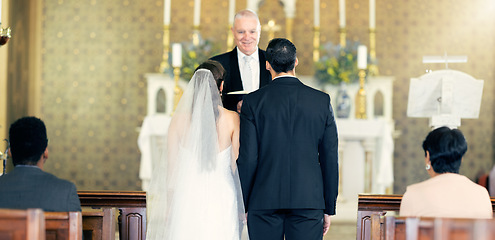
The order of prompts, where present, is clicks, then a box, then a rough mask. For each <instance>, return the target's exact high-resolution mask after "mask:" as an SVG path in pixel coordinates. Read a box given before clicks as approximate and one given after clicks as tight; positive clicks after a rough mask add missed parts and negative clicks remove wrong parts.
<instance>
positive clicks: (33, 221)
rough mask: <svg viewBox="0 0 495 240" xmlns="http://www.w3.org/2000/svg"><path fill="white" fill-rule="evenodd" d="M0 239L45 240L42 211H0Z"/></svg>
mask: <svg viewBox="0 0 495 240" xmlns="http://www.w3.org/2000/svg"><path fill="white" fill-rule="evenodd" d="M0 239H2V240H3V239H5V240H7V239H8V240H24V239H27V240H45V218H44V214H43V210H41V209H26V210H17V209H0Z"/></svg>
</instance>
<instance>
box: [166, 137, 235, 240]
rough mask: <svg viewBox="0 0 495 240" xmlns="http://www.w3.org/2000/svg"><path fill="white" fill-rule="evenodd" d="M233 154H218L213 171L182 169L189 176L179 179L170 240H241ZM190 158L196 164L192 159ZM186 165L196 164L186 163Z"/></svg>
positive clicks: (168, 236) (172, 212)
mask: <svg viewBox="0 0 495 240" xmlns="http://www.w3.org/2000/svg"><path fill="white" fill-rule="evenodd" d="M231 150H232V147H228V148H227V149H225V150H223V151H222V152H220V153H219V154H218V158H217V163H216V167H215V168H214V169H213V170H211V171H208V170H206V171H205V170H204V169H201V168H194V167H193V168H192V169H191V168H186V167H183V168H182V167H180V168H181V169H183V170H184V171H187V172H188V174H179V175H180V176H182V177H181V178H179V179H177V186H178V188H177V192H176V193H175V194H174V199H173V202H174V203H173V205H172V210H171V212H170V215H169V216H170V217H171V219H173V220H172V221H171V222H170V225H169V232H168V233H167V239H191V240H192V239H212V240H213V239H215V240H222V239H225V240H236V239H239V238H240V233H239V228H240V227H239V225H240V224H239V220H240V219H239V212H238V202H239V201H238V199H237V194H236V190H235V186H234V175H233V174H232V168H231V163H232V161H231V159H232V157H231V156H232V155H231ZM190 157H191V158H187V159H188V160H189V161H195V159H194V157H193V156H190ZM183 163H184V164H187V165H190V166H191V165H192V166H194V165H195V164H190V163H187V162H186V161H185V162H183Z"/></svg>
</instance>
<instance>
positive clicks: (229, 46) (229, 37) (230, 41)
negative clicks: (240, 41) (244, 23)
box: [227, 25, 234, 51]
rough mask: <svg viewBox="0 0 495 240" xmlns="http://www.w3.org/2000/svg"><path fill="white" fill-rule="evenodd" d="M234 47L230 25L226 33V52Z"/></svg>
mask: <svg viewBox="0 0 495 240" xmlns="http://www.w3.org/2000/svg"><path fill="white" fill-rule="evenodd" d="M233 47H234V35H233V34H232V25H229V29H228V31H227V51H230V50H231V49H232V48H233Z"/></svg>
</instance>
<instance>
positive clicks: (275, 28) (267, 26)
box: [261, 19, 281, 40]
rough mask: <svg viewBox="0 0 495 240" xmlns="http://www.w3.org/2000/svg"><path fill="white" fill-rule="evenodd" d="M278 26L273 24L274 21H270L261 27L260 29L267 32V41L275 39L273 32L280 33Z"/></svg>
mask: <svg viewBox="0 0 495 240" xmlns="http://www.w3.org/2000/svg"><path fill="white" fill-rule="evenodd" d="M280 28H281V27H280V26H279V25H277V24H276V23H275V20H273V19H271V20H269V21H268V23H267V24H265V25H263V26H262V27H261V29H262V30H263V31H267V32H268V40H272V39H273V38H274V37H275V32H278V31H280Z"/></svg>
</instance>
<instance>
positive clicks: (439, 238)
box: [380, 216, 495, 240]
mask: <svg viewBox="0 0 495 240" xmlns="http://www.w3.org/2000/svg"><path fill="white" fill-rule="evenodd" d="M381 219H385V220H384V221H381V222H382V223H383V227H382V228H381V231H382V232H381V233H380V235H381V236H382V237H381V238H380V239H385V240H404V239H405V240H450V239H457V240H489V239H495V220H494V219H467V218H430V217H395V216H386V217H381Z"/></svg>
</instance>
